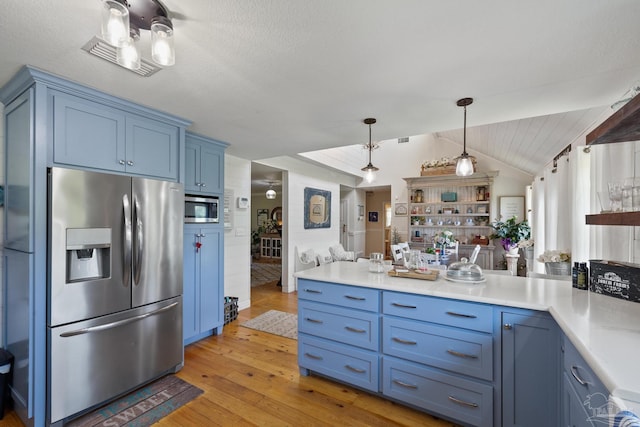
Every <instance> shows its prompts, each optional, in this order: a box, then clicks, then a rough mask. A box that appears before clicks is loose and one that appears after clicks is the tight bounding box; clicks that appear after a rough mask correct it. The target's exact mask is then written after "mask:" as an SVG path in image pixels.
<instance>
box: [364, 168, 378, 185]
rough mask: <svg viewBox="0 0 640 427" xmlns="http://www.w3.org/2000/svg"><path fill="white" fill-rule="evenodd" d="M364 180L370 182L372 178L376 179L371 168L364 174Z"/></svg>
mask: <svg viewBox="0 0 640 427" xmlns="http://www.w3.org/2000/svg"><path fill="white" fill-rule="evenodd" d="M364 179H365V181H367V183H369V184H371V183H372V182H373V180H374V179H376V172H375V171H374V170H373V169H369V170H368V171H367V173H366V174H365V175H364Z"/></svg>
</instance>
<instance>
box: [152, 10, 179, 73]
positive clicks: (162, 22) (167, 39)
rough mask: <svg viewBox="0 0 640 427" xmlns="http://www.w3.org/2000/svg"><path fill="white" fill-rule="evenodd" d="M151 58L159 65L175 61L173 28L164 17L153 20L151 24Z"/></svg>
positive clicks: (171, 63) (167, 64) (170, 63)
mask: <svg viewBox="0 0 640 427" xmlns="http://www.w3.org/2000/svg"><path fill="white" fill-rule="evenodd" d="M151 58H152V59H153V61H154V62H156V63H157V64H160V65H165V66H169V65H173V64H175V62H176V57H175V50H174V48H173V28H171V22H170V21H169V20H168V19H166V18H164V19H160V18H158V20H154V21H153V22H152V24H151Z"/></svg>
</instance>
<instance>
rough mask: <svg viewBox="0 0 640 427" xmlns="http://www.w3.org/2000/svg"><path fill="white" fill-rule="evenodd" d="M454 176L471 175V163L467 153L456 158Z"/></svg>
mask: <svg viewBox="0 0 640 427" xmlns="http://www.w3.org/2000/svg"><path fill="white" fill-rule="evenodd" d="M456 175H458V176H469V175H473V161H471V158H470V157H469V155H468V154H467V153H462V155H461V156H460V157H458V163H457V164H456Z"/></svg>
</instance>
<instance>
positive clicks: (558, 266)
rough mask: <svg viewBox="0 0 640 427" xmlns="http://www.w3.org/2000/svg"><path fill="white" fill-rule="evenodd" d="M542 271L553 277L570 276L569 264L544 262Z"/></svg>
mask: <svg viewBox="0 0 640 427" xmlns="http://www.w3.org/2000/svg"><path fill="white" fill-rule="evenodd" d="M544 271H545V273H547V274H553V275H555V276H571V263H570V262H545V263H544Z"/></svg>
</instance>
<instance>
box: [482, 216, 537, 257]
mask: <svg viewBox="0 0 640 427" xmlns="http://www.w3.org/2000/svg"><path fill="white" fill-rule="evenodd" d="M517 220H518V218H517V217H515V216H513V217H511V218H509V219H507V220H506V221H501V220H500V219H496V220H495V221H494V222H493V223H492V224H491V228H493V230H494V231H493V234H491V236H489V237H490V238H491V239H500V243H501V244H502V247H503V248H504V250H505V251H507V252H509V253H510V254H514V255H515V254H517V253H518V243H519V242H521V241H524V240H529V239H530V238H531V227H529V223H528V222H527V220H526V219H525V220H524V221H521V222H517Z"/></svg>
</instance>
